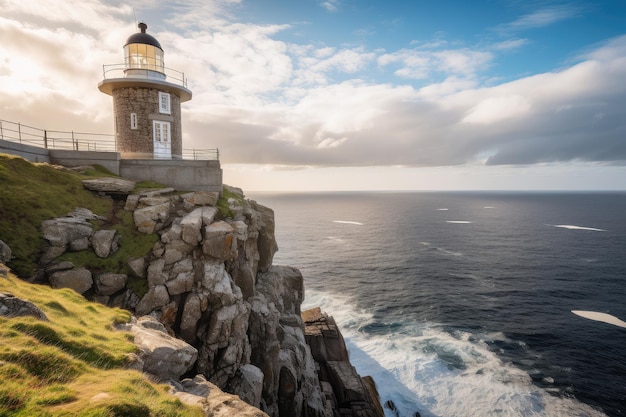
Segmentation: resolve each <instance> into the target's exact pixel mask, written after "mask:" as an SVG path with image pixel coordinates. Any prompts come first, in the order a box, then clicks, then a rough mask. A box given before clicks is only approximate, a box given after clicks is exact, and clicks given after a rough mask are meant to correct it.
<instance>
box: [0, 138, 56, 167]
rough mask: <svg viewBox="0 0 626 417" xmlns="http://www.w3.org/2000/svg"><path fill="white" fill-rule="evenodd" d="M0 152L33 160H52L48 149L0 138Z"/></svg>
mask: <svg viewBox="0 0 626 417" xmlns="http://www.w3.org/2000/svg"><path fill="white" fill-rule="evenodd" d="M0 153H8V154H10V155H17V156H21V157H22V158H24V159H26V160H28V161H31V162H50V158H49V157H48V150H47V149H44V148H40V147H38V146H31V145H25V144H23V143H15V142H9V141H6V140H2V139H0Z"/></svg>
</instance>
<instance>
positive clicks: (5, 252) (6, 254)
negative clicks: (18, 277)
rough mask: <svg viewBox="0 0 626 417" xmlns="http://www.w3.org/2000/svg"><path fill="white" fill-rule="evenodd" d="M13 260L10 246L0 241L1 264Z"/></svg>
mask: <svg viewBox="0 0 626 417" xmlns="http://www.w3.org/2000/svg"><path fill="white" fill-rule="evenodd" d="M11 258H12V251H11V248H10V247H9V245H7V244H6V243H4V242H3V241H2V240H0V262H2V263H5V262H9V261H10V260H11Z"/></svg>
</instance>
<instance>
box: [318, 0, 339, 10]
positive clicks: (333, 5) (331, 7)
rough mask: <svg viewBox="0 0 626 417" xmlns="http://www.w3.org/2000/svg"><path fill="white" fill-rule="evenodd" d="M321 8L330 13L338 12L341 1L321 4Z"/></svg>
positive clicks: (336, 0) (332, 0) (331, 0)
mask: <svg viewBox="0 0 626 417" xmlns="http://www.w3.org/2000/svg"><path fill="white" fill-rule="evenodd" d="M320 6H322V7H323V8H324V9H326V10H327V11H329V12H336V11H337V10H338V6H339V0H328V1H323V2H320Z"/></svg>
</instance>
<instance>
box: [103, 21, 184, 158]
mask: <svg viewBox="0 0 626 417" xmlns="http://www.w3.org/2000/svg"><path fill="white" fill-rule="evenodd" d="M138 27H139V29H140V32H138V33H135V34H133V35H131V36H130V37H129V38H128V40H127V41H126V45H124V64H114V65H105V66H104V79H103V80H102V81H101V82H100V83H99V84H98V89H99V90H100V91H102V92H103V93H105V94H108V95H110V96H112V97H113V113H114V118H115V141H116V148H117V152H119V153H120V156H121V158H122V159H182V129H181V121H180V104H181V103H183V102H185V101H188V100H191V91H189V90H188V89H187V81H186V79H185V75H184V74H183V73H182V72H179V71H175V70H172V69H169V68H166V67H165V61H164V60H163V48H161V44H159V41H157V40H156V39H155V38H154V37H153V36H151V35H149V34H147V33H146V29H147V28H148V26H147V25H146V24H145V23H139V25H138Z"/></svg>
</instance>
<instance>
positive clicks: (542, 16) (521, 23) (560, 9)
mask: <svg viewBox="0 0 626 417" xmlns="http://www.w3.org/2000/svg"><path fill="white" fill-rule="evenodd" d="M580 12H581V10H580V8H579V7H578V6H574V5H568V4H564V5H558V6H551V7H545V8H542V9H539V10H536V11H534V12H532V13H529V14H526V15H524V16H521V17H519V18H518V19H516V20H514V21H513V22H510V23H507V24H503V25H500V26H497V27H496V29H497V30H498V31H503V32H509V31H514V32H515V31H520V30H527V29H534V28H540V27H545V26H549V25H552V24H554V23H557V22H560V21H562V20H566V19H571V18H574V17H576V16H577V15H578V14H579V13H580Z"/></svg>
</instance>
